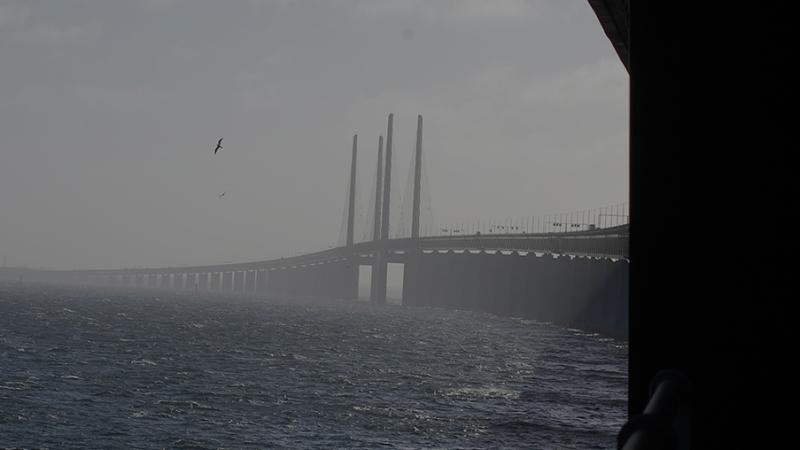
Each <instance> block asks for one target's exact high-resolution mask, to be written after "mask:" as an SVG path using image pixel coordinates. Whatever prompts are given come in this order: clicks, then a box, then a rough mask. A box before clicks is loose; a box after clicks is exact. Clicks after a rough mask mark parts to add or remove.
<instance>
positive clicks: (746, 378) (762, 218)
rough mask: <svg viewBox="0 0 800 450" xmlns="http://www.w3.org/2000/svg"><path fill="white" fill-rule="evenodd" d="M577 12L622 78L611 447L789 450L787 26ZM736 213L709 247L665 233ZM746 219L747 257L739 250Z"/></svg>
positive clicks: (614, 7) (720, 10) (672, 10)
mask: <svg viewBox="0 0 800 450" xmlns="http://www.w3.org/2000/svg"><path fill="white" fill-rule="evenodd" d="M589 3H590V5H591V6H592V7H593V8H594V10H595V12H596V13H597V16H598V19H599V20H600V23H601V24H602V25H603V28H604V30H605V32H606V35H607V36H608V37H609V38H610V40H611V42H612V44H613V45H614V48H615V49H616V50H617V53H618V55H619V56H620V59H621V60H622V62H623V63H624V64H625V66H626V67H627V68H628V70H629V74H630V117H631V119H630V120H631V122H630V170H631V178H630V180H631V183H630V186H631V220H632V221H631V223H632V224H633V225H632V228H631V241H630V252H631V258H632V260H633V261H635V263H634V264H633V265H632V267H631V272H630V283H631V284H630V377H629V383H630V389H629V413H630V416H631V423H629V424H628V425H627V426H626V428H625V429H624V430H623V433H621V434H620V444H621V446H625V448H694V449H738V448H776V447H779V446H786V445H793V444H794V441H795V440H796V439H795V434H796V433H795V432H794V428H793V427H792V424H791V423H790V422H789V417H790V416H789V415H788V414H787V413H784V412H782V411H785V409H786V407H787V406H789V405H793V402H790V401H787V396H791V395H792V394H793V393H794V391H795V390H796V387H795V383H790V381H794V380H793V377H792V376H791V375H792V372H791V371H790V370H789V369H788V368H789V362H788V361H789V360H790V359H791V356H790V355H793V354H794V353H796V349H795V348H794V342H796V341H797V339H796V337H797V336H796V335H797V332H796V329H797V327H796V325H795V324H794V323H793V322H794V321H793V319H794V317H795V316H794V314H792V312H793V310H794V303H795V302H796V299H797V298H798V293H797V287H796V283H795V282H794V279H795V277H796V271H797V270H796V267H797V262H796V261H795V260H794V259H793V258H794V257H795V255H797V253H798V250H800V249H798V239H797V237H796V236H795V234H794V233H793V232H791V230H790V227H791V226H792V225H794V224H796V223H797V218H798V213H797V208H795V207H794V206H793V205H795V204H796V202H797V198H798V184H797V182H796V177H797V175H796V169H795V167H796V166H794V165H793V164H790V163H789V161H790V155H789V152H790V151H791V149H792V148H794V147H796V145H795V144H794V143H793V141H792V140H790V139H791V137H792V136H793V134H794V133H793V132H794V130H795V128H796V125H795V123H794V122H795V121H794V119H793V116H794V114H791V113H790V112H789V111H791V110H792V109H793V106H794V105H796V104H797V103H796V98H795V97H796V92H797V88H796V87H795V86H796V85H797V75H796V71H794V70H793V69H792V68H791V66H790V65H791V61H792V60H793V59H794V57H793V56H792V55H794V54H796V46H795V45H794V41H795V40H794V39H793V36H792V34H794V33H793V32H792V31H791V30H794V29H796V26H797V25H796V24H795V23H794V22H795V20H794V18H795V17H796V15H795V14H793V11H791V10H790V8H789V2H779V1H765V2H749V3H746V4H741V5H736V6H734V5H733V4H719V3H713V4H708V3H704V2H699V3H693V4H691V5H684V4H677V3H674V2H643V1H635V0H634V1H630V2H629V1H623V0H617V1H614V0H590V1H589ZM749 205H758V211H763V213H760V212H755V211H754V212H748V211H752V210H753V207H752V206H749ZM732 211H737V212H739V213H740V214H737V216H738V217H737V219H735V220H734V221H732V222H728V223H720V224H719V226H718V227H717V228H716V229H715V232H714V233H713V235H708V234H703V233H696V232H694V231H693V230H692V227H684V228H680V229H675V228H674V226H673V225H674V223H675V218H677V217H708V218H712V217H722V216H726V215H729V214H730V212H732ZM748 216H749V217H753V218H754V220H755V221H756V222H758V223H759V224H760V225H761V227H760V228H759V231H758V233H757V234H758V238H757V240H758V244H757V246H749V245H741V244H743V242H742V231H743V229H744V224H745V223H746V222H748ZM729 217H730V216H729ZM782 224H786V228H783V227H782ZM733 242H736V243H740V244H739V245H731V243H733ZM681 248H683V249H698V248H702V249H703V251H702V252H701V253H699V254H697V253H694V254H692V255H687V254H686V253H685V252H680V251H678V252H676V251H675V249H681ZM756 248H757V249H756ZM665 370H667V372H665ZM665 373H667V374H671V375H664V374H665ZM659 374H661V375H659ZM676 374H677V375H676ZM664 379H670V380H671V381H670V382H668V384H669V385H671V386H672V388H669V389H666V388H664V389H661V388H660V386H662V385H663V383H662V382H663V380H664ZM659 380H662V381H659ZM679 380H683V381H679ZM670 383H671V384H670ZM675 386H680V387H678V388H676V387H675ZM789 407H790V406H789Z"/></svg>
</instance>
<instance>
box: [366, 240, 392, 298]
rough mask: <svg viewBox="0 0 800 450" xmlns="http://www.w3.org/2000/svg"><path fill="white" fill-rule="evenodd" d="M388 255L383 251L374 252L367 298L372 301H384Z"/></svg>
mask: <svg viewBox="0 0 800 450" xmlns="http://www.w3.org/2000/svg"><path fill="white" fill-rule="evenodd" d="M387 256H388V255H387V254H386V252H385V251H383V250H379V251H377V252H375V254H374V258H375V261H374V262H373V264H372V286H371V288H370V293H369V299H370V301H371V302H372V303H377V304H379V305H383V304H385V303H386V281H387V277H388V275H389V274H388V269H389V267H388V263H389V262H388V257H387Z"/></svg>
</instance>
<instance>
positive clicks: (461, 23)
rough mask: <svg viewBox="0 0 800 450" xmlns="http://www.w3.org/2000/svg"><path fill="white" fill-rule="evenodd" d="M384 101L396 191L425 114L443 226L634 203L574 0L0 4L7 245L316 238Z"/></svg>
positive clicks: (111, 249) (377, 125) (133, 258)
mask: <svg viewBox="0 0 800 450" xmlns="http://www.w3.org/2000/svg"><path fill="white" fill-rule="evenodd" d="M389 112H394V113H395V125H396V134H395V144H396V147H395V152H396V153H397V154H396V158H397V159H396V160H395V165H396V166H397V167H398V169H399V170H398V172H397V177H398V178H399V179H397V180H395V181H396V183H395V184H394V186H395V189H399V190H402V188H403V187H404V186H405V183H406V177H407V173H406V171H407V169H408V166H409V161H410V157H411V154H412V150H413V144H414V129H415V125H416V124H415V122H416V115H417V114H422V115H423V116H424V118H425V138H424V151H425V152H426V162H427V163H428V166H427V168H426V171H427V173H428V176H429V177H430V184H429V186H428V187H429V190H430V193H431V198H432V205H433V211H434V217H435V221H436V222H437V223H446V222H452V221H460V220H465V221H466V220H475V219H489V218H502V217H518V216H524V215H534V214H551V213H559V212H565V211H570V210H578V209H583V208H591V207H597V206H603V205H607V204H612V203H618V202H621V201H626V200H627V197H628V176H627V172H628V156H627V155H628V151H627V148H628V143H627V131H628V76H627V73H626V72H625V69H624V67H623V66H622V64H621V63H620V62H619V60H618V58H617V57H616V54H615V53H614V51H613V48H612V46H611V44H610V43H609V41H608V40H607V39H606V37H605V35H604V34H603V32H602V29H601V27H600V25H599V23H598V21H597V19H596V17H595V16H594V14H593V12H592V10H591V8H590V7H589V5H588V3H587V2H586V1H585V0H569V1H566V0H550V1H511V0H509V1H499V0H492V1H488V0H486V1H483V0H481V1H472V0H430V1H422V0H403V1H395V0H391V1H377V0H376V1H355V0H350V1H347V0H320V1H303V0H297V1H289V0H283V1H255V0H251V1H225V2H221V1H199V0H148V1H126V2H109V1H99V0H98V1H78V0H75V1H65V0H58V1H55V0H54V1H33V0H31V1H7V0H0V257H4V258H5V261H6V263H7V264H8V265H27V266H35V267H49V268H92V267H115V268H116V267H134V266H167V265H186V264H206V263H209V264H210V263H224V262H234V261H246V260H258V259H267V258H273V257H280V256H288V255H293V254H297V253H300V252H307V251H313V250H319V249H324V248H326V247H327V246H329V245H334V244H336V241H337V239H338V237H339V229H340V224H341V218H342V208H343V202H344V198H345V189H346V185H347V179H348V170H349V165H350V161H349V157H350V145H351V139H352V135H353V134H354V133H358V134H359V139H360V144H361V145H360V148H359V151H360V159H359V165H360V175H359V176H360V180H361V181H360V183H361V187H362V190H361V195H362V202H363V203H366V202H367V199H368V196H369V193H368V191H369V188H370V187H369V184H370V183H371V181H372V178H373V173H372V172H373V170H374V165H375V153H376V150H377V139H378V135H379V134H384V133H385V128H386V116H387V114H388V113H389ZM220 137H224V140H223V147H224V148H223V150H222V151H221V152H220V153H219V154H218V155H216V156H214V155H213V154H212V151H213V148H214V146H215V144H216V141H217V139H218V138H220ZM223 191H224V192H226V195H225V197H223V198H221V199H220V198H218V195H219V194H220V193H221V192H223Z"/></svg>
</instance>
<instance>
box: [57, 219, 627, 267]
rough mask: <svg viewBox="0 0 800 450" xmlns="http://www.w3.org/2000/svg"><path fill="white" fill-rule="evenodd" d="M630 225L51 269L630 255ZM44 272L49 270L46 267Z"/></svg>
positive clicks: (394, 240) (367, 262)
mask: <svg viewBox="0 0 800 450" xmlns="http://www.w3.org/2000/svg"><path fill="white" fill-rule="evenodd" d="M628 236H629V225H622V226H617V227H610V228H601V229H596V230H591V231H577V232H575V231H573V232H562V233H530V234H483V235H458V236H430V237H421V238H419V239H411V238H400V239H389V240H387V241H381V240H375V241H367V242H359V243H356V244H353V246H352V247H346V246H344V247H336V248H331V249H327V250H322V251H319V252H313V253H306V254H303V255H297V256H291V257H285V258H278V259H271V260H264V261H252V262H243V263H232V264H215V265H204V266H183V267H180V266H179V267H150V268H135V269H93V270H77V271H70V270H63V271H54V272H57V273H60V274H63V275H71V274H74V275H136V274H161V273H170V274H187V273H189V274H194V273H210V272H236V271H249V270H264V269H267V270H274V269H284V268H290V267H301V266H306V265H309V264H317V263H326V262H334V261H339V260H343V259H349V258H352V257H353V256H356V257H357V258H358V260H359V264H362V265H370V264H372V261H373V255H374V254H375V253H376V252H377V251H380V250H388V252H389V255H390V256H389V262H393V263H404V262H405V260H406V255H407V253H408V252H409V251H413V250H418V251H459V252H460V251H473V252H474V251H487V252H494V251H514V252H537V253H552V254H566V255H573V256H593V257H601V258H614V259H617V258H620V259H628V256H629V255H628ZM44 272H47V271H44Z"/></svg>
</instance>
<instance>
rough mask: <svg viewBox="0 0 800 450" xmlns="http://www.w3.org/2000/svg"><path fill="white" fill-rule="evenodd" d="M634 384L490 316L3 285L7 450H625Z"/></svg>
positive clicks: (622, 358)
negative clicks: (624, 427)
mask: <svg viewBox="0 0 800 450" xmlns="http://www.w3.org/2000/svg"><path fill="white" fill-rule="evenodd" d="M626 373H627V348H626V346H625V345H624V344H623V343H621V342H618V341H614V340H611V339H605V338H601V337H598V336H596V335H587V334H584V333H580V332H578V331H575V330H563V329H560V328H558V327H555V326H551V325H547V324H540V323H536V322H532V321H526V320H520V319H512V318H501V317H495V316H491V315H488V314H480V313H471V312H464V311H444V310H435V309H423V308H403V307H398V306H386V307H376V306H371V305H369V304H363V303H358V304H346V303H327V304H326V303H321V302H318V303H311V302H302V303H301V304H296V303H295V304H292V303H288V302H271V303H268V302H265V301H262V300H255V299H246V298H238V297H223V296H212V295H200V296H196V295H192V294H188V293H166V292H157V291H133V290H120V289H112V288H108V289H90V288H74V287H73V288H65V287H60V288H56V287H42V286H38V287H36V286H28V287H22V286H20V285H11V284H6V285H0V447H28V448H30V447H34V448H51V449H61V448H197V449H205V448H308V447H312V448H542V449H551V448H557V449H561V448H614V445H615V435H616V433H617V431H618V430H619V427H620V426H621V424H622V423H623V421H624V411H625V402H626V396H627V393H626V377H627V375H626Z"/></svg>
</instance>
